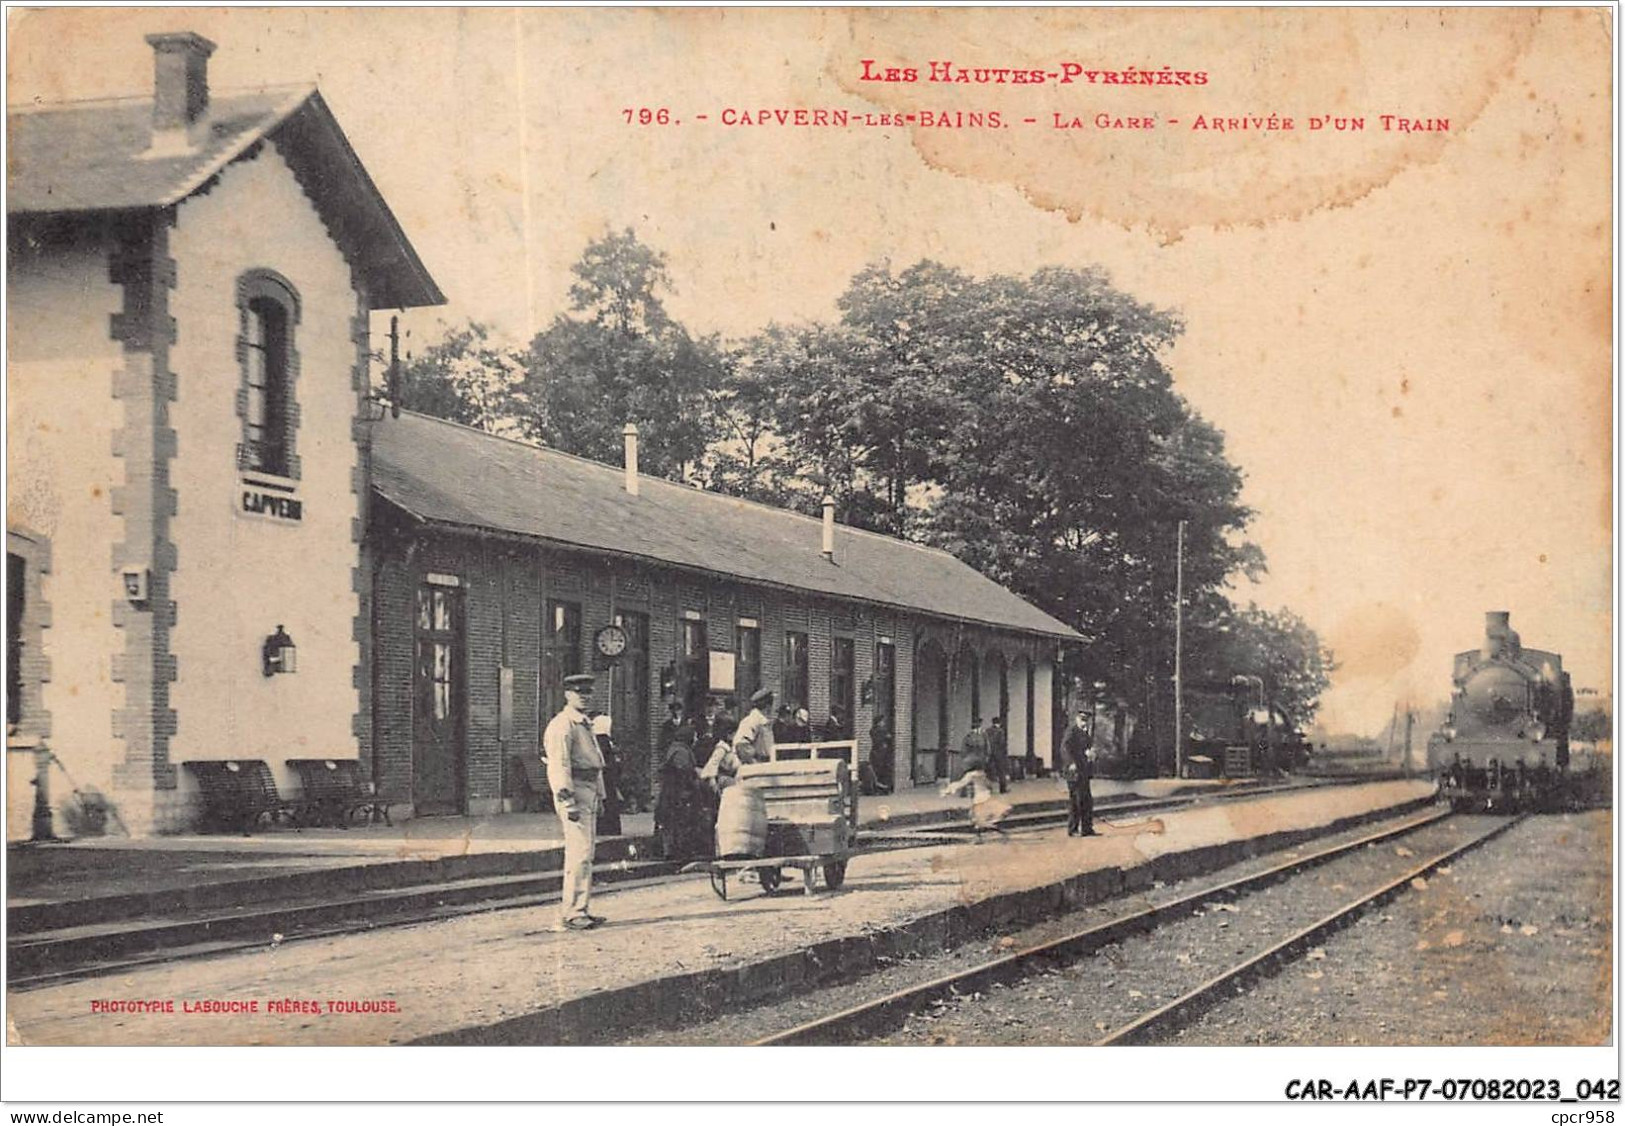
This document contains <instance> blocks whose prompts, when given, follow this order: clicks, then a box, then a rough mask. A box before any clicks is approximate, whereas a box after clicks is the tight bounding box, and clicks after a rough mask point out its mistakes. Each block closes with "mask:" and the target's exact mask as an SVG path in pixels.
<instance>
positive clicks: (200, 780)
mask: <svg viewBox="0 0 1625 1126" xmlns="http://www.w3.org/2000/svg"><path fill="white" fill-rule="evenodd" d="M181 765H183V766H185V767H186V769H187V770H188V771H190V772H191V775H192V777H193V778H196V779H197V784H198V789H199V790H200V791H201V792H202V794H203V825H204V827H205V828H213V829H219V830H221V831H225V830H227V829H241V830H242V834H243V836H245V837H246V836H248V835H249V834H250V833H252V832H253V831H254V826H255V825H257V824H259V821H260V818H262V817H263V818H265V819H266V820H267V821H276V820H279V819H282V818H286V819H287V820H289V821H295V820H296V818H297V815H298V813H299V806H298V805H297V804H295V803H293V802H289V801H284V800H283V798H282V795H281V794H279V793H278V792H277V788H276V779H275V778H273V777H272V776H271V768H270V767H269V766H268V765H266V763H265V761H264V760H263V759H220V760H213V761H203V762H186V763H182V764H181Z"/></svg>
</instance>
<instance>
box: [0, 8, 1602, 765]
mask: <svg viewBox="0 0 1625 1126" xmlns="http://www.w3.org/2000/svg"><path fill="white" fill-rule="evenodd" d="M1611 19H1612V16H1611V13H1610V12H1608V11H1606V10H1582V9H1545V10H1529V9H1507V8H1496V9H1464V10H1462V9H1458V10H1434V9H1421V8H1411V9H1354V10H1341V9H1325V8H1322V9H1270V10H1242V9H1206V10H1185V9H1180V10H1173V9H1140V10H1134V11H1122V10H1112V9H1066V10H1043V9H1005V10H999V11H983V10H970V9H954V10H929V9H883V10H874V11H851V12H841V11H833V10H829V11H826V10H819V9H772V10H760V9H731V10H720V11H713V10H669V11H648V10H635V9H621V10H610V9H593V10H561V9H553V10H545V9H529V10H524V11H511V10H473V9H432V10H431V9H391V10H384V9H345V10H338V9H238V10H215V9H188V10H184V11H181V10H170V11H167V12H153V11H151V10H141V9H123V10H90V9H53V10H48V11H42V12H28V13H18V12H16V11H13V12H12V19H11V24H10V28H9V32H10V35H9V41H8V51H7V59H8V65H9V71H8V76H7V81H8V86H7V101H8V103H9V104H13V105H15V104H18V103H26V102H29V101H31V100H34V99H47V100H54V99H60V98H87V97H110V96H118V95H128V94H142V93H146V92H147V91H149V90H150V85H151V81H152V63H151V55H150V52H149V50H148V48H147V46H146V45H145V43H144V42H143V40H142V36H143V35H144V34H146V33H148V32H152V31H159V30H163V31H172V30H183V29H185V30H194V31H197V32H199V33H200V34H202V35H205V36H207V37H208V38H210V39H211V40H213V41H214V42H216V43H217V44H218V50H217V51H216V53H215V55H214V56H213V58H212V59H211V61H210V67H211V69H210V75H211V84H212V85H213V87H214V88H215V89H228V88H233V87H243V86H259V85H266V84H283V83H291V82H303V81H314V82H317V83H318V84H319V85H320V87H321V90H322V93H323V96H324V97H325V98H326V99H327V101H328V103H329V105H330V106H331V107H332V109H333V110H334V113H335V115H336V116H337V117H338V119H339V121H340V123H341V125H342V126H343V127H344V129H345V131H346V134H347V136H348V137H349V139H350V141H351V143H352V145H353V146H354V148H355V149H356V151H357V153H358V154H359V156H360V158H361V160H362V162H363V163H364V165H365V166H366V167H367V169H368V170H369V172H370V173H371V175H372V177H373V179H374V180H375V182H376V183H377V184H378V186H379V188H380V190H381V191H382V193H383V194H384V196H385V198H386V199H387V200H388V201H389V203H390V205H391V206H392V207H393V209H394V210H395V213H396V215H397V217H398V218H399V220H400V221H401V224H402V226H403V227H404V228H405V230H406V232H407V234H408V235H409V237H410V238H411V239H412V241H413V244H414V245H415V246H416V248H417V249H418V251H419V253H420V255H421V257H422V258H423V260H424V261H425V263H426V265H427V266H428V268H429V270H430V271H431V272H432V273H433V275H434V276H435V278H436V279H437V281H438V282H439V283H440V286H441V288H442V289H443V290H444V291H445V292H446V293H447V295H448V297H449V298H450V303H449V304H448V305H447V306H446V307H444V308H442V309H438V310H433V311H430V312H427V313H422V312H420V313H415V314H413V315H412V316H410V317H409V318H408V320H407V323H408V326H409V328H410V329H411V331H412V333H413V337H412V345H414V346H421V345H422V344H425V343H429V342H432V341H433V340H434V339H435V338H436V337H437V335H438V332H439V325H440V324H441V323H442V322H444V323H461V322H462V321H464V320H466V319H469V318H472V319H477V320H480V321H483V322H486V323H488V324H490V325H492V326H493V327H494V328H495V329H496V330H497V331H498V333H500V334H501V335H502V336H504V337H506V338H508V339H510V340H512V341H515V342H522V341H524V340H527V339H528V338H529V336H530V335H531V334H532V333H534V332H535V331H537V330H538V329H539V328H542V327H545V326H546V324H547V323H548V322H549V321H550V320H551V319H552V318H553V317H554V316H556V315H558V314H559V313H561V312H563V311H564V309H565V307H566V305H567V303H568V298H567V289H568V285H569V267H570V265H571V264H572V263H573V262H574V261H575V260H576V259H577V257H578V256H579V254H580V252H581V250H582V249H583V248H584V247H585V245H586V244H587V242H588V241H589V240H590V239H592V238H594V237H596V236H598V235H601V234H602V233H604V232H605V231H606V230H609V229H619V228H622V227H627V226H630V227H633V228H634V229H635V230H636V231H637V233H638V235H639V237H640V238H641V239H643V240H644V241H645V242H647V243H649V244H650V245H652V246H654V247H656V248H658V249H659V250H661V251H663V252H665V253H666V254H667V255H668V258H669V264H670V270H671V275H672V278H673V281H674V283H675V290H676V292H675V294H674V295H672V296H671V298H670V299H669V301H668V306H669V308H670V309H671V311H672V312H673V313H674V314H675V315H677V316H678V317H679V318H680V319H682V320H683V321H684V322H685V323H686V324H687V325H688V326H689V327H690V328H691V329H692V330H695V331H699V332H711V331H715V332H721V333H724V334H726V335H730V336H742V335H746V334H749V333H751V332H752V331H754V330H756V329H758V328H760V327H761V326H763V325H764V324H766V323H768V322H769V321H773V320H777V321H781V322H797V321H804V320H814V319H830V318H833V317H834V316H835V306H834V302H835V299H836V298H837V297H838V296H839V294H840V293H841V291H842V290H843V289H844V288H845V286H846V283H847V281H848V280H849V279H850V278H851V276H852V275H853V274H854V273H855V272H856V271H857V270H859V269H860V268H862V267H863V266H864V265H865V264H867V263H870V262H874V261H879V260H889V261H890V262H891V263H892V264H893V265H894V266H897V267H898V268H902V267H905V266H907V265H909V264H912V263H913V262H915V261H917V260H919V259H921V258H933V259H936V260H938V261H941V262H944V263H947V264H949V265H952V266H956V267H959V268H961V269H963V270H966V271H969V272H971V273H973V274H978V275H980V274H986V273H991V272H1010V273H1030V272H1031V271H1033V270H1034V269H1037V268H1039V267H1041V266H1046V265H1062V266H1079V267H1082V266H1088V265H1101V266H1104V267H1105V268H1106V269H1107V270H1108V271H1109V272H1110V274H1111V276H1112V278H1113V279H1114V281H1115V283H1116V284H1117V285H1118V286H1119V287H1120V288H1122V289H1124V290H1126V291H1127V292H1129V293H1131V294H1133V295H1135V296H1136V297H1138V298H1140V299H1142V300H1145V301H1148V302H1150V303H1152V304H1154V305H1157V306H1160V307H1165V308H1171V309H1175V310H1178V311H1179V313H1180V315H1181V317H1182V318H1183V321H1184V324H1185V332H1184V335H1183V337H1182V338H1181V340H1180V341H1179V343H1178V344H1177V345H1176V346H1175V348H1174V349H1173V351H1172V353H1171V355H1170V357H1169V359H1170V364H1171V366H1172V369H1173V371H1174V374H1175V381H1176V385H1177V387H1178V389H1179V390H1180V392H1181V393H1182V394H1183V395H1184V396H1185V397H1186V398H1187V399H1188V400H1189V401H1190V402H1191V403H1192V404H1193V405H1194V406H1195V407H1196V408H1197V409H1198V410H1199V411H1200V412H1201V413H1202V414H1204V415H1205V416H1206V417H1207V418H1209V419H1210V420H1211V421H1213V422H1214V423H1215V424H1217V425H1218V426H1219V427H1220V428H1221V429H1222V430H1223V432H1224V433H1225V436H1226V441H1227V450H1228V452H1229V455H1230V457H1231V458H1232V460H1233V461H1235V462H1236V463H1237V464H1238V465H1239V466H1241V467H1242V469H1243V470H1244V472H1245V474H1246V486H1245V491H1244V494H1243V497H1244V500H1245V501H1246V502H1247V503H1248V504H1249V505H1251V506H1252V508H1253V509H1254V510H1255V511H1256V513H1257V516H1256V517H1255V519H1254V522H1253V524H1252V526H1251V528H1250V530H1249V534H1250V537H1251V538H1252V539H1253V540H1254V541H1255V542H1256V543H1258V544H1259V545H1260V546H1261V547H1262V548H1263V549H1264V551H1265V554H1266V557H1267V559H1268V563H1269V574H1268V576H1267V577H1266V578H1265V579H1264V580H1263V581H1262V582H1260V583H1258V584H1250V583H1247V582H1246V581H1245V580H1241V581H1240V584H1239V585H1238V587H1237V588H1236V589H1235V590H1234V591H1233V592H1232V594H1233V596H1234V597H1235V598H1236V599H1237V600H1238V601H1240V602H1242V603H1246V602H1248V601H1256V602H1258V603H1259V604H1260V605H1262V606H1265V607H1268V608H1278V607H1282V606H1285V607H1289V608H1291V609H1293V610H1294V611H1296V612H1297V613H1299V614H1301V615H1302V616H1303V617H1305V618H1306V619H1307V620H1308V621H1309V622H1310V624H1311V625H1313V626H1314V627H1315V628H1316V629H1317V630H1318V631H1319V632H1320V634H1321V636H1322V638H1323V639H1324V640H1325V641H1326V642H1327V643H1328V644H1329V645H1330V646H1331V647H1332V649H1333V651H1334V653H1335V654H1336V656H1337V659H1338V662H1339V668H1338V671H1337V672H1336V674H1335V677H1334V685H1333V688H1332V690H1331V691H1330V692H1329V693H1328V694H1327V695H1326V697H1325V698H1324V702H1323V708H1322V719H1323V722H1324V723H1325V725H1326V726H1327V727H1328V728H1330V729H1332V730H1337V731H1350V732H1364V733H1375V732H1376V731H1378V730H1379V729H1380V728H1381V727H1382V726H1383V725H1384V724H1385V723H1386V722H1387V720H1388V718H1389V716H1390V714H1391V713H1392V711H1393V709H1394V708H1395V706H1396V705H1398V704H1401V703H1403V702H1405V701H1407V700H1409V701H1413V702H1415V703H1418V704H1422V703H1426V702H1430V701H1433V700H1436V699H1442V698H1443V697H1444V696H1445V695H1446V694H1447V693H1448V691H1449V668H1450V655H1451V654H1452V653H1453V652H1455V651H1457V650H1461V649H1467V648H1474V647H1476V646H1477V644H1478V642H1479V640H1480V639H1481V638H1482V634H1483V620H1484V618H1483V615H1484V612H1485V611H1487V610H1501V609H1504V610H1510V611H1511V612H1512V621H1513V625H1514V627H1515V628H1517V629H1518V630H1519V631H1520V632H1521V633H1522V636H1523V639H1524V641H1525V643H1526V644H1529V645H1531V646H1535V647H1538V648H1543V649H1552V650H1557V651H1559V652H1562V653H1563V654H1564V655H1565V659H1566V664H1567V666H1568V667H1569V668H1570V669H1571V671H1572V672H1573V674H1574V676H1575V682H1576V684H1577V685H1582V686H1595V687H1606V686H1607V685H1608V684H1609V683H1611V680H1612V675H1613V673H1612V664H1611V628H1612V589H1613V583H1612V521H1613V496H1612V489H1611V483H1612V472H1611V464H1612V441H1613V431H1612V419H1613V408H1612V368H1611V363H1612V359H1611V337H1610V330H1611V323H1612V304H1611V303H1612V297H1613V295H1612V288H1611V279H1612V262H1611V247H1612V242H1613V230H1612V212H1611V203H1610V186H1611V180H1610V175H1611V171H1610V170H1611V160H1612V154H1611V151H1610V145H1611V139H1612V135H1613V134H1612V120H1611V116H1610V114H1611V98H1610V92H1611V89H1612V74H1611V58H1612V46H1611V38H1612V34H1613V29H1612V26H1611ZM864 60H871V63H870V66H869V68H868V71H869V73H870V74H883V73H884V71H885V68H887V67H895V68H896V69H897V70H898V72H899V75H898V77H899V79H900V80H899V81H895V82H884V81H866V80H865V78H864V75H865V67H864V62H863V61H864ZM933 61H935V62H938V63H949V64H952V65H951V68H950V73H953V72H955V71H957V69H958V68H961V67H964V68H1002V69H1005V70H1007V71H1017V70H1021V71H1037V72H1039V73H1041V74H1043V75H1045V81H1043V82H1041V83H1036V84H1035V83H1021V84H1017V83H1014V82H1012V81H1009V80H1008V76H1007V80H1006V82H1005V83H1003V84H999V83H985V84H984V83H976V82H970V83H957V82H933V81H931V80H930V74H931V70H930V64H931V63H932V62H933ZM910 68H912V69H913V70H915V71H916V72H917V74H916V76H915V78H914V80H913V81H909V80H907V71H908V70H909V69H910ZM1129 68H1134V70H1136V71H1152V72H1155V73H1158V74H1161V73H1163V72H1164V68H1167V69H1166V73H1167V74H1168V75H1170V76H1171V77H1174V78H1175V81H1174V82H1169V83H1162V82H1158V83H1155V84H1153V85H1143V84H1141V83H1139V82H1132V83H1124V82H1123V81H1122V80H1121V76H1122V75H1123V74H1124V72H1125V71H1128V70H1129ZM1108 72H1110V73H1111V74H1113V75H1114V79H1115V80H1114V81H1112V82H1107V81H1106V80H1105V78H1104V75H1105V74H1106V73H1108ZM1089 73H1092V74H1093V75H1094V78H1093V80H1092V81H1091V80H1090V78H1089V77H1088V74H1089ZM1179 75H1184V76H1186V78H1185V79H1184V80H1180V79H1179V78H1178V76H1179ZM1063 76H1066V77H1071V78H1072V81H1070V82H1062V81H1060V78H1061V77H1063ZM972 77H974V76H972ZM1198 79H1200V82H1198ZM797 108H800V109H806V110H809V111H811V110H816V109H826V110H831V111H834V110H846V111H847V112H848V114H849V118H848V120H849V122H850V120H851V118H852V117H854V116H856V117H861V115H864V114H868V115H871V117H870V118H869V119H866V120H873V121H875V124H872V125H871V124H848V125H847V126H846V127H844V128H837V127H817V126H811V125H808V126H797V125H795V124H794V120H793V118H791V119H790V123H788V124H784V125H780V124H778V123H777V122H776V121H773V117H772V114H771V112H770V114H769V119H770V121H771V122H772V123H770V124H766V125H762V124H751V125H733V124H724V122H725V121H730V120H733V119H734V118H735V117H736V116H737V115H738V114H739V113H741V112H745V113H749V114H750V115H751V116H752V117H753V118H754V117H756V116H757V115H758V111H759V110H764V109H765V110H768V111H774V110H795V109H797ZM640 109H649V110H651V111H656V112H658V111H659V110H662V109H663V110H666V111H667V114H668V120H669V121H671V122H672V123H671V124H666V125H660V124H650V125H642V124H639V123H638V121H637V117H638V111H639V110H640ZM628 110H630V111H632V112H631V116H632V119H633V120H632V121H631V122H628V121H627V120H626V117H627V114H626V111H628ZM922 112H926V113H930V114H932V115H933V120H932V124H931V125H930V126H927V125H925V124H923V123H922V122H921V120H920V119H919V117H918V116H917V115H919V114H920V113H922ZM993 113H998V114H999V115H1000V118H999V120H1000V126H1001V127H999V128H988V127H985V125H984V127H980V128H978V127H972V126H969V125H965V126H964V127H953V128H944V127H941V126H940V125H938V124H936V122H937V121H938V120H940V119H941V118H942V117H943V116H945V115H947V116H949V117H950V119H953V118H952V115H954V114H977V115H979V117H980V120H982V121H983V122H984V123H985V122H986V121H987V120H989V115H991V114H993ZM900 114H915V115H916V119H915V121H914V122H912V123H904V124H895V123H893V122H891V121H889V120H886V119H885V118H884V117H883V115H900ZM1384 114H1387V115H1389V118H1390V120H1389V121H1388V122H1387V123H1385V122H1384V120H1383V118H1382V115H1384ZM701 115H705V119H704V120H702V119H701ZM1097 115H1104V117H1103V118H1099V119H1098V120H1099V121H1103V122H1104V123H1105V124H1106V125H1108V126H1114V125H1117V124H1118V123H1121V124H1122V125H1123V126H1124V127H1123V128H1102V127H1100V125H1099V124H1097ZM1272 118H1273V120H1274V123H1275V124H1276V126H1277V127H1276V128H1270V127H1269V125H1270V123H1271V120H1272ZM1356 118H1359V119H1362V121H1363V128H1361V129H1360V130H1358V131H1354V130H1353V129H1352V121H1353V119H1356ZM1028 119H1031V123H1029V122H1028ZM1215 119H1216V120H1217V121H1218V122H1221V123H1223V127H1222V128H1220V127H1219V126H1217V125H1215V124H1214V122H1215ZM1286 119H1291V121H1292V128H1291V129H1287V128H1285V127H1284V122H1285V120H1286ZM1312 119H1314V120H1312ZM1402 119H1403V120H1404V122H1405V123H1406V125H1407V126H1408V127H1409V128H1407V129H1406V130H1404V131H1401V129H1400V128H1399V122H1400V120H1402ZM954 120H959V119H954ZM1315 120H1319V121H1323V122H1327V124H1324V125H1323V127H1322V128H1318V129H1316V128H1313V127H1312V126H1313V124H1314V121H1315ZM1335 120H1341V121H1342V123H1343V125H1344V126H1345V128H1344V129H1341V130H1339V129H1337V128H1336V127H1335V125H1334V124H1330V122H1333V121H1335ZM1147 121H1150V122H1152V123H1153V124H1152V127H1150V128H1144V127H1143V125H1144V123H1145V122H1147ZM1130 122H1138V123H1140V125H1141V126H1142V127H1129V123H1130ZM1255 122H1256V123H1257V124H1256V125H1255V124H1254V123H1255ZM1441 122H1447V123H1448V127H1447V128H1446V129H1440V128H1438V126H1439V124H1440V123H1441ZM1074 123H1076V125H1075V127H1074ZM1430 123H1431V124H1432V125H1433V126H1434V128H1432V129H1425V128H1419V127H1418V124H1420V125H1421V126H1425V125H1428V124H1430ZM1062 126H1064V127H1062Z"/></svg>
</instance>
